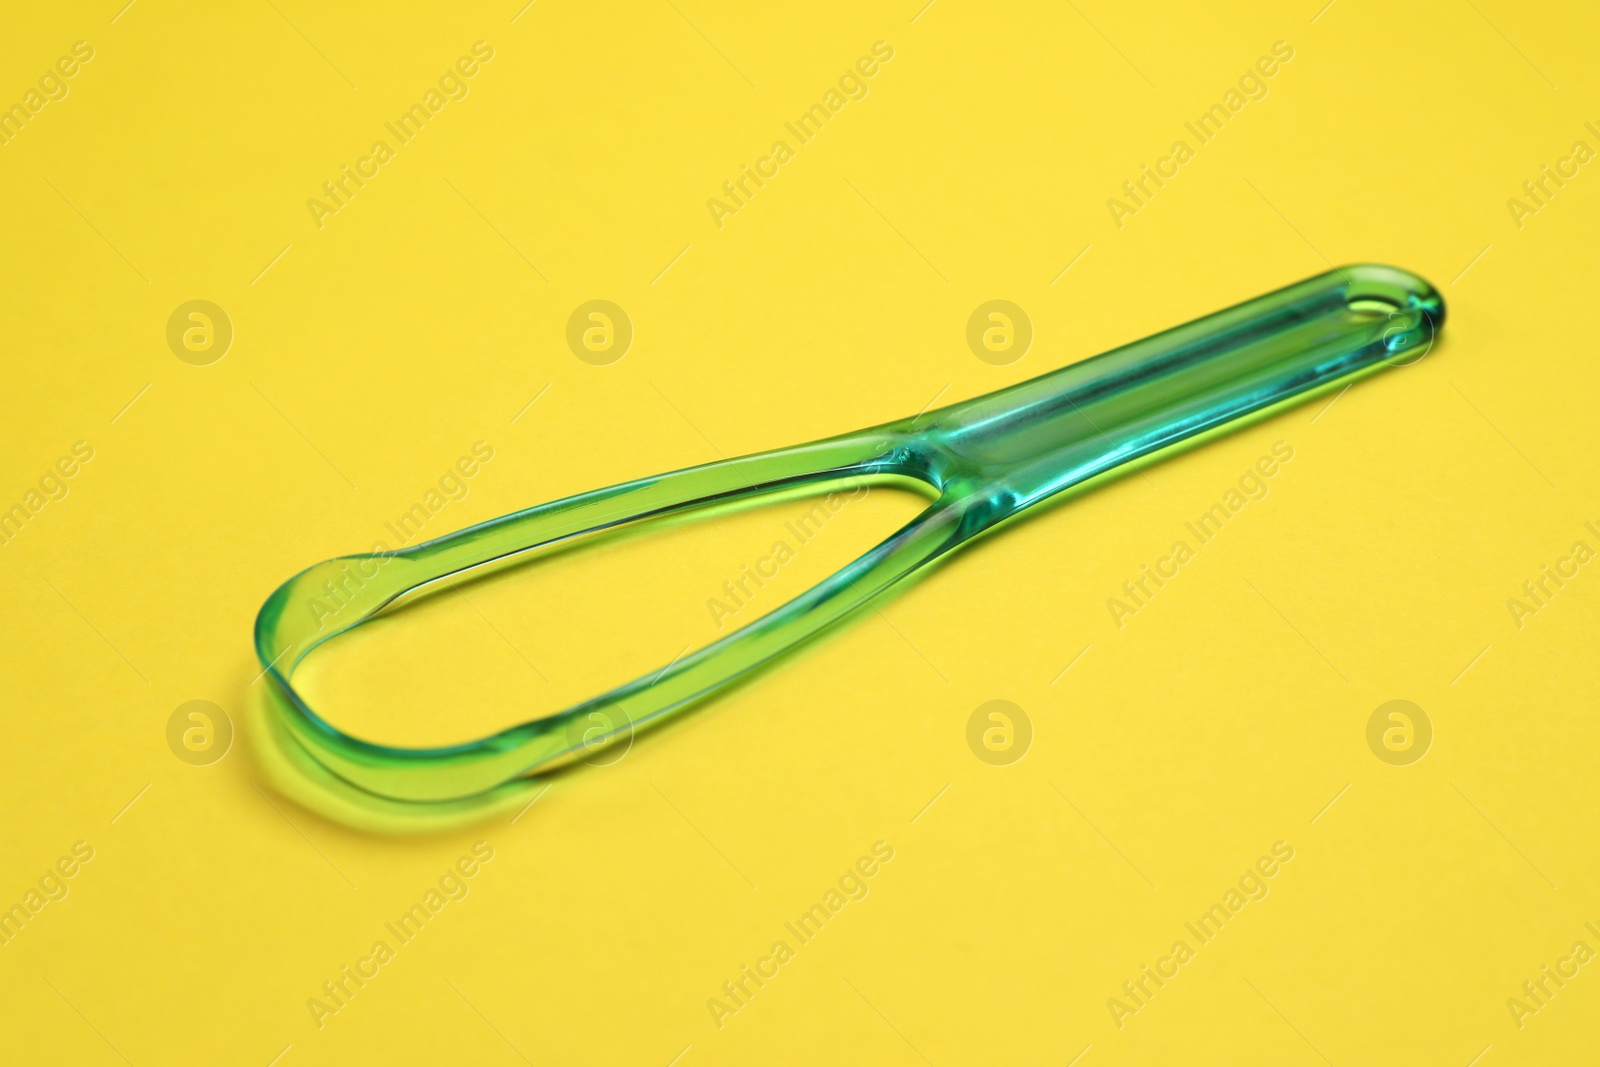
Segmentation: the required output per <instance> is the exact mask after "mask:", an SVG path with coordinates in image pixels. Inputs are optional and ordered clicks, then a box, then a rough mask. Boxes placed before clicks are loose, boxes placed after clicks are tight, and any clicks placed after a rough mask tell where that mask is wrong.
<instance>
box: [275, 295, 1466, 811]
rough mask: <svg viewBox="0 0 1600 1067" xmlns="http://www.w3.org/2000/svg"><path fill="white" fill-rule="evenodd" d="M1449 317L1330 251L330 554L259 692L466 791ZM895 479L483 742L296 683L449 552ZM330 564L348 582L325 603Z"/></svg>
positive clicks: (563, 748) (332, 734) (492, 552)
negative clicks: (446, 735)
mask: <svg viewBox="0 0 1600 1067" xmlns="http://www.w3.org/2000/svg"><path fill="white" fill-rule="evenodd" d="M1443 322H1444V302H1443V300H1442V299H1441V297H1440V295H1439V293H1438V292H1437V291H1436V290H1435V289H1434V288H1433V287H1432V286H1431V285H1429V284H1428V283H1427V282H1425V281H1423V280H1422V279H1421V278H1419V277H1417V276H1416V275H1414V274H1410V273H1407V272H1406V271H1402V270H1397V269H1395V268H1393V267H1384V266H1370V265H1363V266H1352V267H1344V268H1341V269H1338V270H1333V271H1329V272H1328V273H1327V274H1321V275H1318V276H1317V277H1314V278H1310V279H1308V280H1306V281H1303V282H1300V283H1298V284H1296V285H1291V286H1289V287H1288V288H1285V289H1280V290H1278V291H1277V292H1274V293H1269V294H1267V295H1265V296H1259V297H1256V298H1255V299H1254V300H1249V301H1246V302H1245V303H1243V304H1239V305H1238V306H1236V307H1232V308H1229V309H1227V310H1226V311H1219V312H1216V313H1215V314H1212V315H1207V316H1206V317H1204V318H1201V319H1196V320H1195V321H1194V322H1191V323H1188V324H1187V325H1184V326H1179V327H1176V328H1174V329H1170V330H1167V331H1165V332H1163V333H1158V334H1156V335H1155V336H1153V337H1148V338H1145V339H1144V340H1142V341H1136V342H1134V343H1133V344H1130V345H1125V346H1123V347H1121V348H1115V349H1112V350H1111V351H1109V352H1106V353H1104V354H1102V355H1099V356H1095V357H1094V358H1093V359H1086V360H1084V361H1082V362H1080V363H1074V364H1073V365H1071V366H1069V367H1063V368H1062V369H1060V370H1057V371H1053V372H1051V373H1049V374H1045V375H1042V376H1041V377H1038V378H1034V379H1032V380H1030V381H1026V382H1023V383H1021V384H1020V385H1013V386H1010V387H1009V388H1005V389H1001V390H999V391H997V392H993V393H990V394H988V395H987V396H980V397H978V398H976V399H973V400H967V401H964V402H962V403H958V404H951V405H950V406H949V407H944V408H940V409H938V410H937V411H933V412H931V413H929V414H926V415H923V416H918V417H916V418H908V419H902V420H900V421H898V422H891V423H886V424H884V425H882V426H875V427H872V428H871V429H867V430H862V431H859V432H857V433H848V434H843V435H841V436H838V437H830V438H827V439H825V440H821V441H814V442H812V443H810V444H804V445H797V446H794V447H792V448H780V449H777V450H775V451H771V452H760V453H757V454H755V455H750V456H743V457H741V458H738V459H730V460H723V461H721V462H717V463H707V464H705V465H703V466H699V467H690V468H688V469H687V470H680V471H674V472H672V473H670V474H661V475H657V476H655V477H650V478H640V479H638V480H636V481H631V482H624V483H623V484H621V485H614V486H612V487H611V488H609V489H598V490H595V491H594V492H590V493H582V494H580V495H578V496H572V497H567V498H566V499H565V500H556V501H552V502H551V503H548V504H541V505H539V506H538V507H533V508H528V509H527V510H525V511H518V512H515V513H513V514H510V515H506V516H503V517H501V518H498V519H494V520H492V521H490V522H485V523H482V524H480V525H477V526H472V527H468V528H467V529H465V530H461V531H459V532H457V533H453V534H450V535H448V536H445V537H441V538H439V539H438V540H436V541H428V542H426V543H424V544H418V545H415V546H412V547H410V548H405V549H401V550H399V551H396V552H389V553H380V554H373V555H358V556H342V557H340V558H338V559H332V560H328V561H327V562H325V563H319V564H317V565H316V566H314V567H311V568H309V569H308V570H305V571H302V572H301V573H300V574H298V575H296V576H295V577H293V578H291V579H290V580H289V581H287V582H285V583H284V584H283V585H282V586H280V587H279V588H278V590H277V591H276V592H274V593H273V594H272V595H271V596H270V597H268V598H267V602H266V603H265V604H264V605H263V606H262V608H261V612H260V614H259V615H258V616H257V618H256V631H255V642H256V654H257V655H258V656H259V657H260V660H261V664H262V666H263V669H264V673H265V674H266V676H267V677H268V678H269V679H270V685H271V687H272V690H273V695H274V698H275V699H274V700H273V701H272V708H273V711H274V713H275V714H276V715H278V716H280V717H281V723H282V725H283V726H285V727H286V728H287V731H288V732H289V733H290V734H291V735H292V736H293V737H294V738H295V739H296V740H297V741H298V742H299V744H300V745H301V746H303V747H304V749H305V750H306V753H307V754H308V755H309V756H310V757H311V758H312V759H314V760H316V761H317V763H319V764H321V765H322V767H324V768H326V769H327V770H328V771H329V772H331V773H332V774H333V775H335V776H337V777H338V778H340V779H343V780H344V781H345V782H346V783H348V784H350V785H353V786H354V787H356V789H358V790H361V791H365V792H366V793H367V794H371V795H372V796H373V797H374V798H375V799H376V798H383V799H384V800H386V801H413V802H448V801H459V800H462V799H463V798H473V797H480V796H482V795H485V794H488V793H490V792H491V791H498V787H501V786H505V785H506V784H507V783H511V782H513V781H515V780H516V779H519V778H525V777H527V776H530V775H533V774H537V773H539V772H541V771H545V770H549V769H552V768H554V767H556V766H559V765H561V764H563V763H566V762H569V761H570V760H572V759H574V758H576V757H578V756H584V755H588V754H590V752H591V750H592V749H594V748H595V747H596V745H597V743H599V744H603V743H607V742H608V741H610V740H616V741H622V740H625V739H626V738H628V737H631V735H632V733H633V732H634V731H636V730H639V729H642V728H644V727H647V726H654V725H656V724H657V723H659V722H662V721H664V720H665V719H667V718H668V717H669V716H671V715H673V714H674V713H676V712H680V711H683V710H684V709H685V708H687V707H689V706H690V705H691V704H693V703H695V702H696V701H699V700H701V699H703V698H705V697H707V696H709V695H710V694H712V693H714V692H716V691H717V690H718V689H720V688H721V687H723V686H726V685H728V684H729V683H730V682H732V681H734V680H735V679H737V678H739V677H740V676H742V675H744V674H746V673H747V672H749V671H752V670H754V669H755V668H757V667H759V666H762V665H763V664H765V663H767V662H768V661H770V660H772V659H774V658H775V657H777V656H778V655H779V654H780V653H783V652H785V651H787V650H789V649H790V648H793V647H794V646H795V645H797V644H799V643H800V642H802V641H804V640H806V639H807V638H809V637H811V636H812V635H813V634H815V633H817V632H818V631H819V630H821V629H823V628H824V627H826V626H829V625H831V624H833V623H835V622H837V621H838V620H840V619H842V618H843V617H845V616H846V615H849V614H850V613H851V612H854V611H858V610H860V609H861V608H862V607H863V606H865V605H866V604H867V603H868V602H869V601H871V600H872V598H873V597H875V596H877V595H879V594H880V593H883V592H884V591H885V590H887V589H888V588H889V587H891V586H893V585H895V584H896V583H897V582H900V581H902V580H904V579H906V578H909V577H911V576H912V575H913V574H914V573H916V572H917V571H918V570H919V569H920V568H922V567H924V566H926V565H927V564H929V563H932V562H933V561H934V560H936V559H938V558H939V557H940V556H942V555H943V554H945V553H946V552H949V551H951V550H952V549H955V548H958V547H960V546H961V545H962V544H965V543H967V542H969V541H971V540H972V539H974V538H976V537H978V536H979V535H980V534H983V533H985V532H987V531H989V530H991V529H993V528H994V527H995V526H997V525H999V524H1000V523H1003V522H1005V521H1007V520H1008V519H1011V518H1014V517H1016V516H1017V515H1019V514H1020V513H1022V512H1023V511H1026V510H1027V509H1028V508H1030V507H1032V506H1034V505H1036V504H1038V503H1040V502H1042V501H1044V500H1048V499H1049V498H1051V497H1052V496H1055V495H1056V494H1058V493H1061V492H1062V491H1063V490H1067V489H1071V488H1073V487H1084V483H1086V482H1089V481H1090V480H1091V479H1095V480H1097V481H1099V480H1103V479H1101V478H1100V476H1102V475H1110V474H1111V473H1112V472H1118V468H1122V467H1124V465H1126V464H1130V463H1132V462H1133V461H1135V460H1137V459H1139V458H1140V457H1147V456H1153V455H1155V454H1158V453H1164V452H1169V451H1173V450H1176V449H1177V448H1181V447H1183V446H1185V445H1192V444H1196V443H1199V442H1200V441H1202V440H1204V439H1206V438H1207V437H1208V436H1211V435H1215V434H1219V433H1222V432H1226V431H1228V430H1232V429H1234V428H1237V427H1239V426H1241V425H1243V424H1244V423H1246V422H1247V421H1249V420H1250V419H1251V418H1252V417H1260V416H1264V415H1266V414H1269V413H1271V412H1273V411H1275V410H1278V409H1281V408H1283V407H1286V406H1288V405H1290V404H1292V403H1296V402H1299V401H1303V400H1306V399H1308V398H1309V397H1310V396H1311V395H1313V394H1315V393H1318V392H1326V391H1328V390H1330V389H1334V388H1338V387H1339V386H1341V385H1345V384H1348V383H1349V382H1350V381H1352V380H1354V379H1355V378H1358V377H1360V376H1362V375H1364V374H1367V373H1371V372H1374V371H1378V370H1382V369H1384V368H1385V367H1390V366H1396V365H1400V364H1404V363H1411V362H1414V361H1416V360H1417V359H1419V358H1421V356H1422V355H1423V354H1425V353H1426V352H1427V351H1428V349H1429V347H1430V346H1431V345H1432V343H1433V339H1434V337H1435V335H1436V333H1437V331H1438V330H1439V328H1440V326H1441V325H1442V324H1443ZM1118 473H1120V472H1118ZM908 480H910V481H911V482H914V483H917V486H918V488H919V489H921V490H923V491H924V492H926V491H927V490H929V489H930V488H931V491H932V494H933V495H935V499H934V500H933V502H932V504H930V505H929V507H928V508H927V510H926V511H923V512H922V513H921V514H920V515H918V516H917V517H916V518H914V519H912V520H911V521H910V522H909V523H907V524H906V525H905V526H904V527H902V528H901V529H900V530H898V531H897V532H895V533H894V534H893V535H891V536H890V537H889V538H888V539H887V540H885V541H884V542H883V543H882V544H879V545H878V546H877V547H875V548H873V549H872V550H871V551H869V552H867V553H866V554H865V555H863V556H862V557H861V558H860V559H857V560H856V561H855V562H853V563H850V564H849V565H847V566H846V567H844V568H843V569H842V570H840V571H838V572H837V573H836V574H834V575H832V576H831V577H829V578H827V579H825V580H824V581H822V582H820V583H818V584H817V585H816V586H814V587H812V588H811V589H809V590H807V591H806V592H804V593H802V594H800V595H799V596H797V597H795V598H794V599H793V600H791V601H789V602H788V603H787V604H784V605H783V606H782V607H781V608H778V609H777V610H775V611H773V612H772V613H771V614H769V615H767V616H765V617H763V618H761V619H759V620H757V621H756V622H753V623H750V624H749V625H747V626H745V627H744V628H742V629H740V630H738V631H737V632H735V633H733V634H730V635H728V636H727V637H724V638H722V639H721V640H718V641H716V642H714V643H712V644H710V645H707V646H706V647H704V648H702V649H700V650H698V651H696V652H694V653H693V654H691V655H687V656H684V657H683V658H681V659H679V660H677V661H675V662H673V663H671V664H669V665H667V666H666V667H665V668H663V669H661V670H660V671H657V672H653V673H651V674H648V675H645V676H644V677H642V678H638V679H636V680H634V681H631V682H628V683H627V684H626V685H622V686H619V687H617V688H616V689H613V690H611V691H610V692H609V693H604V694H601V695H600V696H597V697H595V698H593V699H591V700H586V701H584V702H583V703H581V704H577V705H574V706H573V707H570V708H568V709H566V710H565V711H561V712H558V713H556V714H553V715H549V716H546V717H544V718H540V719H534V720H532V721H530V722H525V723H522V724H521V725H519V726H513V727H511V728H510V729H507V730H502V731H501V732H499V733H496V734H493V735H492V736H489V737H485V738H482V739H480V740H477V741H472V742H469V743H467V744H461V745H452V746H449V747H444V748H394V747H390V746H386V745H379V744H374V743H372V742H370V741H364V740H362V739H360V738H358V737H352V736H350V735H349V734H346V733H344V732H342V731H340V730H339V729H337V728H336V727H334V726H333V725H332V724H330V723H329V722H327V721H326V720H325V719H323V718H322V717H321V716H319V715H318V714H317V713H316V712H315V711H313V710H312V708H311V707H310V705H309V704H307V703H306V700H305V698H304V697H303V696H302V695H301V694H300V693H298V692H296V691H295V688H294V686H293V684H292V679H293V676H294V671H295V667H296V666H297V665H298V664H299V663H300V661H301V660H302V659H304V657H305V656H306V654H307V653H308V652H310V651H311V650H312V649H313V648H315V647H316V646H317V645H319V644H321V643H322V642H323V641H326V640H328V639H329V638H330V637H333V636H335V635H336V634H339V633H342V632H344V631H346V630H348V629H350V628H351V627H353V626H358V625H360V624H361V623H363V622H365V621H367V620H368V619H370V618H371V617H372V616H373V615H375V614H377V613H378V612H379V611H380V610H382V609H383V608H384V607H386V606H388V605H391V604H393V603H394V602H395V601H396V599H397V598H400V597H402V596H403V595H404V594H407V593H411V592H412V591H414V590H419V589H421V588H422V587H424V586H430V585H433V586H434V588H435V589H437V588H444V587H445V586H444V585H436V584H435V583H442V582H443V580H445V579H449V578H451V577H452V576H458V575H463V574H464V572H468V571H480V572H481V571H482V570H484V569H486V568H488V567H489V566H490V565H502V564H505V563H508V562H512V561H515V562H524V561H525V557H527V556H528V555H529V554H532V553H536V552H537V551H538V550H540V549H544V548H546V547H548V546H552V545H557V544H560V543H563V542H569V541H570V540H571V539H573V538H578V537H582V536H584V535H589V534H594V533H596V532H597V531H602V530H608V529H613V528H616V527H618V526H622V525H624V524H629V523H638V522H641V521H644V520H647V519H652V518H659V517H661V516H665V515H673V514H678V513H682V512H685V511H688V510H690V509H693V508H697V507H704V506H707V505H713V504H716V505H726V504H730V503H735V502H739V501H742V500H750V499H752V498H757V497H760V496H762V495H764V494H770V493H781V492H790V493H793V492H795V491H800V492H806V491H815V492H818V493H821V492H825V491H831V490H835V489H838V488H840V487H842V486H850V485H861V484H898V485H901V486H905V485H907V484H908ZM533 558H537V557H533ZM380 563H381V566H380ZM352 576H358V580H354V581H352V580H351V578H352ZM328 582H332V583H333V585H334V587H336V588H337V589H339V590H340V593H339V595H340V598H341V600H342V602H343V606H342V607H341V608H340V610H339V611H338V613H337V615H335V616H331V617H330V615H329V611H328V607H327V605H326V603H325V601H324V599H323V598H326V597H327V596H328V593H327V590H326V588H325V587H326V584H327V583H328ZM596 724H605V725H604V726H603V729H604V730H605V731H606V732H605V734H604V736H602V737H596V736H595V734H596Z"/></svg>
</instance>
